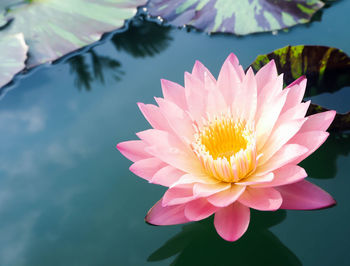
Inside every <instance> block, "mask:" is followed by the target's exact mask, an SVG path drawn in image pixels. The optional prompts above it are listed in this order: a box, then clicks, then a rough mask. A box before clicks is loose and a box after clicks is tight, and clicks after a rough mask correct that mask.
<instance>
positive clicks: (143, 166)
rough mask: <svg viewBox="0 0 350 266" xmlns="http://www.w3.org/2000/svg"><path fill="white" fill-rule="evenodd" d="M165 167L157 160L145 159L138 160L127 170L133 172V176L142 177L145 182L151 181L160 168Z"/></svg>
mask: <svg viewBox="0 0 350 266" xmlns="http://www.w3.org/2000/svg"><path fill="white" fill-rule="evenodd" d="M164 166H166V164H165V163H164V162H162V161H161V160H159V159H157V158H154V157H153V158H147V159H143V160H139V161H137V162H135V163H133V164H132V165H131V166H130V168H129V170H130V171H131V172H133V173H134V174H135V175H138V176H139V177H142V178H144V179H146V180H148V181H149V180H151V178H152V177H153V175H154V174H155V173H156V172H158V171H159V170H160V169H161V168H163V167H164Z"/></svg>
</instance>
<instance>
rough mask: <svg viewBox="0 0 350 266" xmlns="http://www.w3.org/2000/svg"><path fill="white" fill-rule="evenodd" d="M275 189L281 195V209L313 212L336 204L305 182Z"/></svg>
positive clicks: (325, 194)
mask: <svg viewBox="0 0 350 266" xmlns="http://www.w3.org/2000/svg"><path fill="white" fill-rule="evenodd" d="M276 189H277V190H278V191H279V192H280V193H281V195H282V198H283V203H282V205H281V209H288V210H315V209H322V208H327V207H331V206H333V205H335V204H336V202H335V200H334V199H333V198H332V196H331V195H329V194H328V193H327V192H326V191H324V190H323V189H321V188H319V187H318V186H316V185H314V184H312V183H310V182H308V181H306V180H302V181H300V182H297V183H294V184H290V185H285V186H281V187H276Z"/></svg>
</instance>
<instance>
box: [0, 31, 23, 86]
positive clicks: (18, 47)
mask: <svg viewBox="0 0 350 266" xmlns="http://www.w3.org/2000/svg"><path fill="white" fill-rule="evenodd" d="M0 51H2V53H0V87H2V86H4V85H6V84H7V83H9V82H10V81H11V80H12V78H13V76H14V75H15V74H17V73H18V72H20V71H21V70H22V69H23V68H24V67H25V65H24V61H25V60H26V58H27V51H28V47H27V45H26V44H25V43H24V39H23V35H22V34H16V35H10V36H6V37H3V38H1V39H0Z"/></svg>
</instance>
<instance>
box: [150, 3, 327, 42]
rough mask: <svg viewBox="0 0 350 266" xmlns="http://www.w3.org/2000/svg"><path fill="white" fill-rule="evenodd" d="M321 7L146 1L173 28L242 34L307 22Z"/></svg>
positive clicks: (152, 11)
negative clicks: (191, 28)
mask: <svg viewBox="0 0 350 266" xmlns="http://www.w3.org/2000/svg"><path fill="white" fill-rule="evenodd" d="M323 6H324V3H323V2H322V1H319V0H280V1H275V0H239V1H238V0H237V1H232V0H179V1H169V0H150V1H149V2H148V6H147V8H148V12H149V14H150V15H151V16H160V17H161V18H163V19H165V20H166V21H167V22H169V23H170V24H172V25H175V26H183V25H190V26H193V27H195V28H197V29H199V30H203V31H206V32H226V33H234V34H237V35H246V34H250V33H255V32H264V31H274V30H279V29H284V28H289V27H292V26H294V25H297V24H302V23H307V22H309V21H310V19H311V17H312V16H313V15H314V14H315V13H316V12H317V11H318V10H319V9H321V8H322V7H323Z"/></svg>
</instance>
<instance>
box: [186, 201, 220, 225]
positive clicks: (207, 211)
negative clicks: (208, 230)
mask: <svg viewBox="0 0 350 266" xmlns="http://www.w3.org/2000/svg"><path fill="white" fill-rule="evenodd" d="M218 209H219V208H218V207H215V206H214V205H212V204H210V203H209V202H208V201H207V200H206V199H205V198H199V199H195V200H193V201H191V202H189V203H187V204H186V207H185V216H186V217H187V218H188V219H189V220H190V221H199V220H203V219H205V218H207V217H209V216H210V215H212V214H213V213H214V212H216V211H217V210H218Z"/></svg>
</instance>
